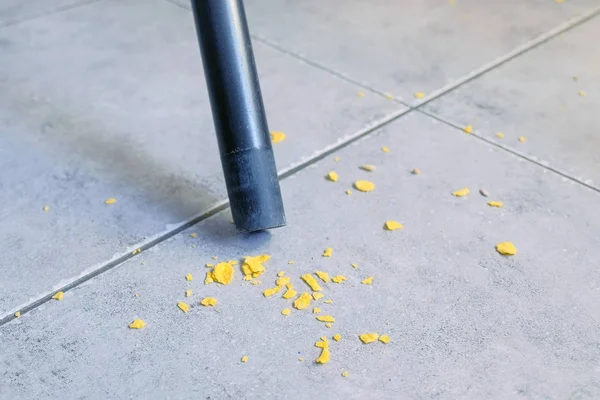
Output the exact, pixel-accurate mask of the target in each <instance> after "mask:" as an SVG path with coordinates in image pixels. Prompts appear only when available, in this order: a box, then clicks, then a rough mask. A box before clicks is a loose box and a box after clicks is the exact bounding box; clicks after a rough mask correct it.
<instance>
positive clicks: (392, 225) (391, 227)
mask: <svg viewBox="0 0 600 400" xmlns="http://www.w3.org/2000/svg"><path fill="white" fill-rule="evenodd" d="M402 228H404V227H403V226H402V224H401V223H400V222H397V221H391V220H387V221H385V229H387V230H388V231H395V230H396V229H402Z"/></svg>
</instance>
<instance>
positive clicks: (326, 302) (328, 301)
mask: <svg viewBox="0 0 600 400" xmlns="http://www.w3.org/2000/svg"><path fill="white" fill-rule="evenodd" d="M323 303H325V304H333V300H331V299H327V300H325V301H324V302H323Z"/></svg>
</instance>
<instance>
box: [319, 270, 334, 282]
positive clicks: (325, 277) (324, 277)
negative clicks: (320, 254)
mask: <svg viewBox="0 0 600 400" xmlns="http://www.w3.org/2000/svg"><path fill="white" fill-rule="evenodd" d="M315 275H317V276H318V277H319V279H321V280H322V281H323V282H329V281H330V280H331V279H329V274H328V273H327V272H323V271H315Z"/></svg>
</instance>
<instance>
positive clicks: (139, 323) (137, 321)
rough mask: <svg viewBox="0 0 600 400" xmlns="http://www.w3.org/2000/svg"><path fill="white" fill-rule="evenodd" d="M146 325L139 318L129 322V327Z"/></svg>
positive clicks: (137, 327) (134, 327) (138, 327)
mask: <svg viewBox="0 0 600 400" xmlns="http://www.w3.org/2000/svg"><path fill="white" fill-rule="evenodd" d="M145 326H146V323H145V322H144V321H143V320H141V319H136V320H133V322H132V323H131V324H129V329H142V328H144V327H145Z"/></svg>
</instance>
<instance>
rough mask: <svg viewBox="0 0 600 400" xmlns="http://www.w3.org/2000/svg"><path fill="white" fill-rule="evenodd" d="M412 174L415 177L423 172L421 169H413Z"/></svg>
mask: <svg viewBox="0 0 600 400" xmlns="http://www.w3.org/2000/svg"><path fill="white" fill-rule="evenodd" d="M410 172H411V174H413V175H421V170H420V169H419V168H413V169H412V171H410Z"/></svg>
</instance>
